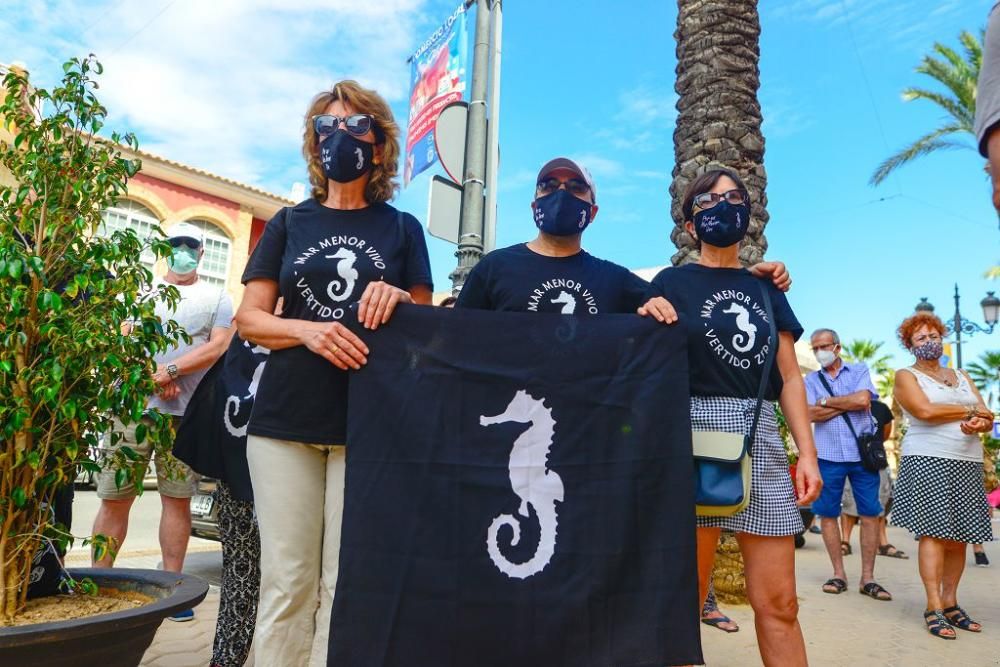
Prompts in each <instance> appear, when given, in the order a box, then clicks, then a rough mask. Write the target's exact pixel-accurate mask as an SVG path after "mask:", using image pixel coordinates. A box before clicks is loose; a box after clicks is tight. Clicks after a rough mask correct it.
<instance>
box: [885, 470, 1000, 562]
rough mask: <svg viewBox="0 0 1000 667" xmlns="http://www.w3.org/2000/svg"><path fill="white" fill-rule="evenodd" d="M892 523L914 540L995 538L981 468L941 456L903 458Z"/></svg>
mask: <svg viewBox="0 0 1000 667" xmlns="http://www.w3.org/2000/svg"><path fill="white" fill-rule="evenodd" d="M890 522H891V523H892V524H893V525H894V526H902V527H904V528H906V529H908V530H909V531H910V532H912V533H915V534H916V535H927V536H929V537H939V538H941V539H944V540H954V541H956V542H966V543H968V544H982V543H983V542H989V541H990V540H992V539H993V527H992V526H991V525H990V508H989V504H988V503H987V501H986V491H985V490H984V489H983V464H982V463H981V462H980V461H959V460H958V459H945V458H940V457H937V456H904V457H903V458H902V459H900V462H899V475H898V476H897V477H896V487H895V489H894V490H893V500H892V514H891V516H890Z"/></svg>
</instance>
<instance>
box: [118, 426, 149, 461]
mask: <svg viewBox="0 0 1000 667" xmlns="http://www.w3.org/2000/svg"><path fill="white" fill-rule="evenodd" d="M147 430H148V429H147V428H146V425H145V424H136V426H135V442H136V444H140V445H141V444H142V443H143V442H144V441H145V440H146V434H147ZM122 449H126V448H125V447H122ZM133 453H134V452H133ZM136 458H138V456H136ZM132 460H133V461H134V460H135V459H132Z"/></svg>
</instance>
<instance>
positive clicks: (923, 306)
mask: <svg viewBox="0 0 1000 667" xmlns="http://www.w3.org/2000/svg"><path fill="white" fill-rule="evenodd" d="M958 304H959V296H958V285H955V315H954V317H953V318H952V319H950V320H945V322H944V326H945V329H946V330H947V333H948V334H949V335H950V334H954V335H955V361H956V364H957V366H958V368H961V367H962V334H965V335H966V336H972V335H974V334H976V333H985V334H990V333H993V328H994V327H995V326H996V324H997V320H1000V298H997V296H996V295H995V294H994V293H993V292H987V293H986V298H985V299H983V300H982V301H980V302H979V305H980V306H982V308H983V319H984V320H985V321H986V325H985V326H983V325H981V324H977V323H976V322H973V321H972V320H970V319H966V318H964V317H962V313H961V311H960V310H959V307H958ZM914 310H915V311H917V312H918V313H920V312H923V313H933V312H934V306H933V305H932V304H931V303H930V302H929V301H927V297H920V303H918V304H917V306H916V308H914Z"/></svg>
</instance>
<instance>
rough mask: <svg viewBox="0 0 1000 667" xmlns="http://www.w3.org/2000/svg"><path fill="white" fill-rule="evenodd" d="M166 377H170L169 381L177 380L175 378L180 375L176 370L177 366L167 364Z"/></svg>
mask: <svg viewBox="0 0 1000 667" xmlns="http://www.w3.org/2000/svg"><path fill="white" fill-rule="evenodd" d="M167 375H169V376H170V379H171V380H176V379H177V376H178V375H180V371H178V370H177V364H167Z"/></svg>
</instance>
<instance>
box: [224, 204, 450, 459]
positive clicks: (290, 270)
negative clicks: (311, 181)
mask: <svg viewBox="0 0 1000 667" xmlns="http://www.w3.org/2000/svg"><path fill="white" fill-rule="evenodd" d="M256 278H266V279H268V280H274V281H277V283H278V286H279V291H280V294H281V296H282V297H283V298H284V303H283V306H282V313H281V316H282V317H283V318H286V319H297V320H310V321H313V322H333V321H345V322H346V319H347V318H357V309H356V308H354V309H352V308H351V306H352V305H353V304H355V303H357V301H358V299H360V298H361V295H362V294H363V293H364V290H365V287H366V286H367V285H368V283H370V282H373V281H378V280H384V281H385V282H387V283H389V284H390V285H395V286H396V287H399V288H401V289H406V290H408V289H410V288H412V287H414V286H415V285H427V286H428V287H430V286H432V280H431V266H430V259H429V257H428V255H427V245H426V243H425V241H424V230H423V228H422V227H421V226H420V223H419V222H417V220H416V218H414V217H413V216H412V215H409V214H408V213H403V214H400V212H399V211H397V210H396V209H395V208H393V207H392V206H390V205H389V204H384V203H382V204H373V205H372V206H369V207H367V208H363V209H356V210H340V209H332V208H328V207H326V206H323V205H322V204H320V203H319V202H318V201H316V200H315V199H307V200H306V201H304V202H302V203H301V204H299V205H297V206H294V207H292V208H285V209H282V210H281V211H279V212H278V214H277V215H275V216H274V218H272V219H271V221H270V222H268V223H267V226H266V227H265V228H264V234H263V236H262V237H261V239H260V242H259V243H258V244H257V247H256V248H255V249H254V252H253V255H251V256H250V261H249V262H248V263H247V268H246V270H245V271H244V272H243V282H244V284H245V283H248V282H250V281H251V280H254V279H256ZM248 433H250V434H251V435H259V436H264V437H269V438H279V439H283V440H294V441H296V442H307V443H316V444H333V445H339V444H344V443H345V440H346V437H347V373H346V372H345V371H341V370H339V369H338V368H337V367H336V366H334V365H333V364H331V363H330V362H329V361H327V360H326V359H324V358H322V357H320V356H319V355H316V354H313V353H312V352H310V351H309V349H308V348H306V347H304V346H301V345H300V346H296V347H291V348H287V349H284V350H275V351H273V352H271V354H270V356H269V357H268V360H267V364H266V365H265V366H264V372H263V375H262V376H261V380H260V386H259V387H258V389H257V398H256V400H255V401H254V406H253V413H252V414H251V417H250V424H249V428H248Z"/></svg>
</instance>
